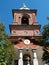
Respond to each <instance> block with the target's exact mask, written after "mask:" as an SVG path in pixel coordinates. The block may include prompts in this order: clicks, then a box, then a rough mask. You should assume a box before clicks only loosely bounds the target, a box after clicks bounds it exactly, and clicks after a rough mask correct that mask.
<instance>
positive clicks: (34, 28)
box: [9, 4, 44, 65]
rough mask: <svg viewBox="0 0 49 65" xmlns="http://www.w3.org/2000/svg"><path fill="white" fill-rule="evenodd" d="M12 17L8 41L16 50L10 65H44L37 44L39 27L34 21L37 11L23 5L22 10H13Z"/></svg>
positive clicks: (40, 50)
mask: <svg viewBox="0 0 49 65" xmlns="http://www.w3.org/2000/svg"><path fill="white" fill-rule="evenodd" d="M12 15H13V23H12V24H10V25H9V27H10V36H9V39H10V41H11V42H13V43H14V47H15V49H16V57H15V59H13V61H12V65H44V64H43V61H42V53H43V51H42V47H41V46H39V45H38V42H37V41H38V40H39V39H40V37H41V36H40V28H41V25H39V24H38V22H37V21H36V15H37V10H36V9H29V8H27V6H26V5H25V4H23V6H22V8H20V9H13V10H12Z"/></svg>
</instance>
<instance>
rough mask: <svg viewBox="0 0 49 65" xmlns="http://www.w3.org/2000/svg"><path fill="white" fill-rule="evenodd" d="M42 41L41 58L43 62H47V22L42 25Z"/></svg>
mask: <svg viewBox="0 0 49 65" xmlns="http://www.w3.org/2000/svg"><path fill="white" fill-rule="evenodd" d="M42 38H43V40H42V42H43V51H44V52H43V57H42V58H43V60H44V61H45V62H49V52H48V51H47V50H48V49H47V47H48V48H49V24H47V25H45V26H44V27H43V32H42Z"/></svg>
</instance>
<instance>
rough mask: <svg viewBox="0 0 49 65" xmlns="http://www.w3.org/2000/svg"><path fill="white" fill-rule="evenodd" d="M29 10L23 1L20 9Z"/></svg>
mask: <svg viewBox="0 0 49 65" xmlns="http://www.w3.org/2000/svg"><path fill="white" fill-rule="evenodd" d="M23 9H24V10H29V8H27V6H26V5H25V3H23V6H22V8H20V10H23Z"/></svg>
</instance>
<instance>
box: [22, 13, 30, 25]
mask: <svg viewBox="0 0 49 65" xmlns="http://www.w3.org/2000/svg"><path fill="white" fill-rule="evenodd" d="M29 17H30V16H29V15H28V14H24V15H23V16H22V19H21V24H24V25H29Z"/></svg>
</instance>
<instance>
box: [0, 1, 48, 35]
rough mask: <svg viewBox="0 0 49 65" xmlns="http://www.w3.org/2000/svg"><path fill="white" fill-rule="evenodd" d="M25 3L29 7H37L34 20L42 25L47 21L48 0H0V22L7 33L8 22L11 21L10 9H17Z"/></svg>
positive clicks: (8, 32) (10, 22)
mask: <svg viewBox="0 0 49 65" xmlns="http://www.w3.org/2000/svg"><path fill="white" fill-rule="evenodd" d="M23 3H25V4H26V6H27V7H28V8H30V9H37V16H36V20H37V22H38V23H39V24H41V25H42V26H44V25H45V24H48V23H49V21H48V20H47V19H46V17H47V16H49V0H0V22H2V23H4V25H5V27H6V32H7V34H10V30H9V24H12V22H13V16H12V9H19V8H21V7H22V4H23Z"/></svg>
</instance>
